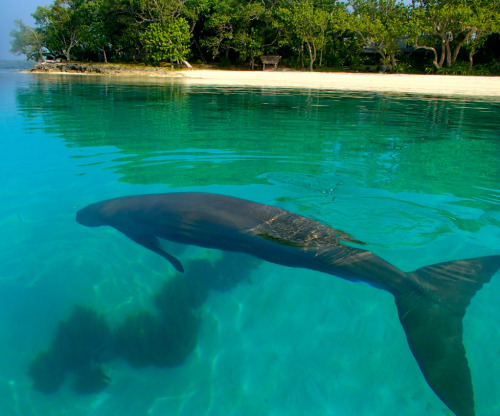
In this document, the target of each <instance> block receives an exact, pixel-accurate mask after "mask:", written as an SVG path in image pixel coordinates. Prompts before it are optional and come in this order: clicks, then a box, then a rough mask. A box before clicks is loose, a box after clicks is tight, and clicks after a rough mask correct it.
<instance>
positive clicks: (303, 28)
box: [11, 0, 500, 72]
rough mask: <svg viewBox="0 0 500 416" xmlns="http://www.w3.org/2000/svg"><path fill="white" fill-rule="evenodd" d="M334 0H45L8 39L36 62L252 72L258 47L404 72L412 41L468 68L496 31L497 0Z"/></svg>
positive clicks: (291, 60)
mask: <svg viewBox="0 0 500 416" xmlns="http://www.w3.org/2000/svg"><path fill="white" fill-rule="evenodd" d="M343 1H344V2H342V0H340V1H337V0H54V1H53V2H52V3H51V4H50V5H48V6H47V7H38V8H37V9H36V11H35V12H34V14H33V17H34V19H35V25H34V27H30V26H27V25H25V24H24V23H23V22H22V21H20V20H18V21H16V22H15V29H14V30H13V31H12V32H11V38H12V40H11V45H12V51H13V52H14V53H17V54H21V55H25V56H26V57H27V58H29V59H35V60H43V59H45V58H49V59H54V58H63V59H66V60H70V59H74V58H77V59H79V60H83V61H86V60H87V61H88V60H95V59H99V60H104V61H108V59H109V60H113V61H120V62H123V61H137V60H139V61H145V62H151V63H154V64H159V63H161V62H164V61H171V62H174V61H180V60H185V59H186V58H187V57H190V59H191V58H192V59H195V60H198V61H202V62H207V61H213V62H228V63H230V62H232V63H243V62H248V63H249V64H250V66H251V68H252V69H253V68H254V66H255V61H256V59H257V57H258V56H260V55H263V54H266V55H281V56H282V61H281V62H284V63H287V64H290V65H296V66H298V67H304V66H306V65H307V66H308V67H309V69H310V70H313V69H314V68H318V67H323V66H325V65H329V66H344V65H351V66H353V65H354V66H355V65H357V64H359V63H360V62H361V61H363V57H362V56H363V55H367V54H372V55H373V54H376V55H377V56H379V57H380V62H381V63H383V64H385V65H387V66H388V67H389V68H390V69H392V70H394V71H406V70H411V68H409V65H410V64H408V62H406V63H405V64H404V65H403V64H399V65H398V60H400V59H402V58H403V57H404V56H405V55H407V54H408V53H409V50H410V49H411V47H412V46H413V47H414V48H415V49H416V50H421V51H427V53H426V54H422V55H421V56H425V57H426V60H427V61H428V62H427V63H426V65H427V66H429V65H432V67H433V68H434V69H433V71H434V72H436V71H440V70H442V69H443V67H447V68H451V67H452V66H453V65H455V64H456V63H457V62H465V61H468V63H469V67H470V68H472V67H473V64H474V56H475V55H476V54H477V53H478V51H481V50H482V48H483V47H484V44H485V41H486V39H488V37H489V36H490V35H491V34H493V33H498V32H500V3H499V2H498V1H496V0H413V1H412V2H411V4H409V2H408V1H406V2H405V1H403V0H343ZM404 45H407V46H406V47H404ZM484 64H485V63H484V62H483V65H484ZM488 64H490V65H495V61H494V60H493V61H491V62H489V63H488ZM419 66H421V67H422V68H423V66H424V65H419Z"/></svg>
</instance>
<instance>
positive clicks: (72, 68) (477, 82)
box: [31, 63, 500, 100]
mask: <svg viewBox="0 0 500 416" xmlns="http://www.w3.org/2000/svg"><path fill="white" fill-rule="evenodd" d="M31 72H41V73H50V74H61V73H63V74H68V73H76V74H85V75H96V76H121V77H125V76H129V77H132V78H134V77H135V78H136V79H137V78H141V82H144V81H145V80H148V79H149V80H151V78H177V79H180V80H182V82H184V83H187V84H191V85H218V86H234V87H249V86H251V87H270V88H310V89H321V90H330V91H352V92H372V93H373V92H380V93H399V94H420V95H428V96H441V97H457V96H458V97H474V98H483V99H488V100H491V99H496V98H500V77H492V76H462V75H410V74H388V73H384V74H382V73H353V72H309V71H295V70H289V69H278V70H277V71H258V70H255V71H241V70H217V69H184V70H180V71H178V70H175V71H172V70H170V69H167V68H160V67H144V66H143V67H140V66H135V67H134V66H127V65H114V64H110V65H105V64H90V63H45V64H42V65H37V66H36V67H35V68H33V69H32V70H31ZM132 81H133V79H132ZM157 81H158V79H157Z"/></svg>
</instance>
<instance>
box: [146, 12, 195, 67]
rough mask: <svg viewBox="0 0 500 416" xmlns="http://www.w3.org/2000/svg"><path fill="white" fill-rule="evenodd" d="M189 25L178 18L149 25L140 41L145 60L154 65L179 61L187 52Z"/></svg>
mask: <svg viewBox="0 0 500 416" xmlns="http://www.w3.org/2000/svg"><path fill="white" fill-rule="evenodd" d="M190 37H191V36H190V34H189V25H188V23H187V22H186V20H185V19H183V18H179V19H176V20H173V21H171V22H170V23H168V24H166V23H151V24H150V25H149V26H148V28H147V30H146V31H145V32H144V33H142V34H141V36H140V39H141V41H142V43H143V45H144V47H145V50H146V59H147V60H148V61H150V62H152V63H154V64H159V63H160V62H163V61H170V62H173V61H180V60H182V59H185V58H186V56H187V54H188V52H189V40H190Z"/></svg>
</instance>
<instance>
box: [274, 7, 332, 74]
mask: <svg viewBox="0 0 500 416" xmlns="http://www.w3.org/2000/svg"><path fill="white" fill-rule="evenodd" d="M276 15H277V21H276V24H277V25H279V26H280V27H281V29H282V33H283V35H284V37H283V38H282V40H281V41H280V43H281V45H287V44H288V45H289V46H291V47H292V48H294V49H295V50H298V51H299V52H300V53H301V52H302V51H303V50H304V47H305V48H307V53H308V56H309V70H310V71H313V70H314V62H315V61H316V59H317V57H318V52H319V51H321V50H322V49H323V48H324V46H325V45H326V39H327V38H326V36H327V33H328V29H329V23H330V14H329V13H328V12H327V11H326V10H324V9H321V8H319V7H316V6H315V5H314V3H313V2H312V0H305V1H295V2H293V3H292V4H291V6H289V7H280V8H278V10H277V12H276Z"/></svg>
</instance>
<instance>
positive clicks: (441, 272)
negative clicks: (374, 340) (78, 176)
mask: <svg viewBox="0 0 500 416" xmlns="http://www.w3.org/2000/svg"><path fill="white" fill-rule="evenodd" d="M76 219H77V221H78V222H79V223H80V224H83V225H86V226H89V227H96V226H101V225H109V226H112V227H114V228H116V229H117V230H118V231H121V232H122V233H123V234H125V235H126V236H127V237H129V238H131V239H132V240H134V241H135V242H136V243H138V244H141V245H143V246H144V247H146V248H148V249H150V250H152V251H154V252H156V253H158V254H159V255H161V256H163V257H164V258H166V259H167V260H168V261H170V262H171V263H172V265H173V266H174V267H175V268H176V269H177V270H179V271H183V267H182V264H181V263H180V261H179V260H178V259H176V258H175V257H173V256H172V255H170V254H168V253H167V252H165V251H164V250H163V249H162V247H161V245H160V242H159V240H158V239H166V240H170V241H174V242H177V243H182V244H189V245H196V246H201V247H207V248H214V249H219V250H224V251H234V252H242V253H247V254H250V255H252V256H255V257H258V258H260V259H262V260H265V261H268V262H272V263H276V264H281V265H283V266H288V267H302V268H307V269H312V270H317V271H320V272H323V273H328V274H331V275H335V276H338V277H342V278H344V279H348V280H356V281H364V282H368V283H370V284H371V285H373V286H375V287H378V288H381V289H384V290H387V291H389V292H390V293H392V294H393V295H394V297H395V299H396V305H397V307H398V313H399V319H400V321H401V323H402V325H403V327H404V329H405V332H406V336H407V339H408V343H409V346H410V349H411V350H412V352H413V355H414V356H415V358H416V359H417V362H418V364H419V366H420V368H421V370H422V372H423V374H424V376H425V378H426V380H427V382H428V383H429V385H430V386H431V388H432V389H433V390H434V391H435V392H436V394H437V395H438V396H439V397H440V398H441V399H442V400H443V402H445V403H446V405H447V406H448V407H449V408H450V409H451V410H452V411H453V412H454V413H455V414H456V415H457V416H474V399H473V391H472V381H471V376H470V370H469V366H468V363H467V358H466V356H465V348H464V346H463V343H462V318H463V316H464V314H465V309H466V307H467V306H468V304H469V303H470V299H471V298H472V297H473V296H474V294H475V292H476V291H477V290H479V289H480V288H481V286H482V285H483V284H484V283H486V282H488V281H489V279H490V278H491V276H492V275H493V274H494V273H495V272H496V271H497V270H498V269H499V268H500V255H496V256H488V257H480V258H475V259H470V260H459V261H452V262H447V263H440V264H436V265H431V266H427V267H423V268H421V269H418V270H416V271H414V272H410V273H405V272H403V271H401V270H399V269H398V268H396V267H394V266H392V265H391V264H390V263H388V262H386V261H385V260H383V259H382V258H380V257H378V256H376V255H375V254H373V253H371V252H369V251H366V250H362V249H359V248H354V247H350V246H347V245H345V244H344V243H343V242H351V243H358V244H363V243H361V242H359V241H356V240H354V239H353V238H352V237H351V236H349V235H348V234H346V233H344V232H342V231H339V230H336V229H334V228H331V227H328V226H326V225H323V224H320V223H318V222H316V221H313V220H311V219H308V218H306V217H303V216H300V215H297V214H294V213H292V212H289V211H286V210H283V209H281V208H277V207H274V206H270V205H264V204H259V203H256V202H251V201H246V200H243V199H239V198H233V197H229V196H224V195H217V194H209V193H169V194H156V195H139V196H129V197H122V198H116V199H111V200H108V201H103V202H98V203H95V204H92V205H89V206H87V207H86V208H83V209H82V210H80V211H78V213H77V216H76Z"/></svg>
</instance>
